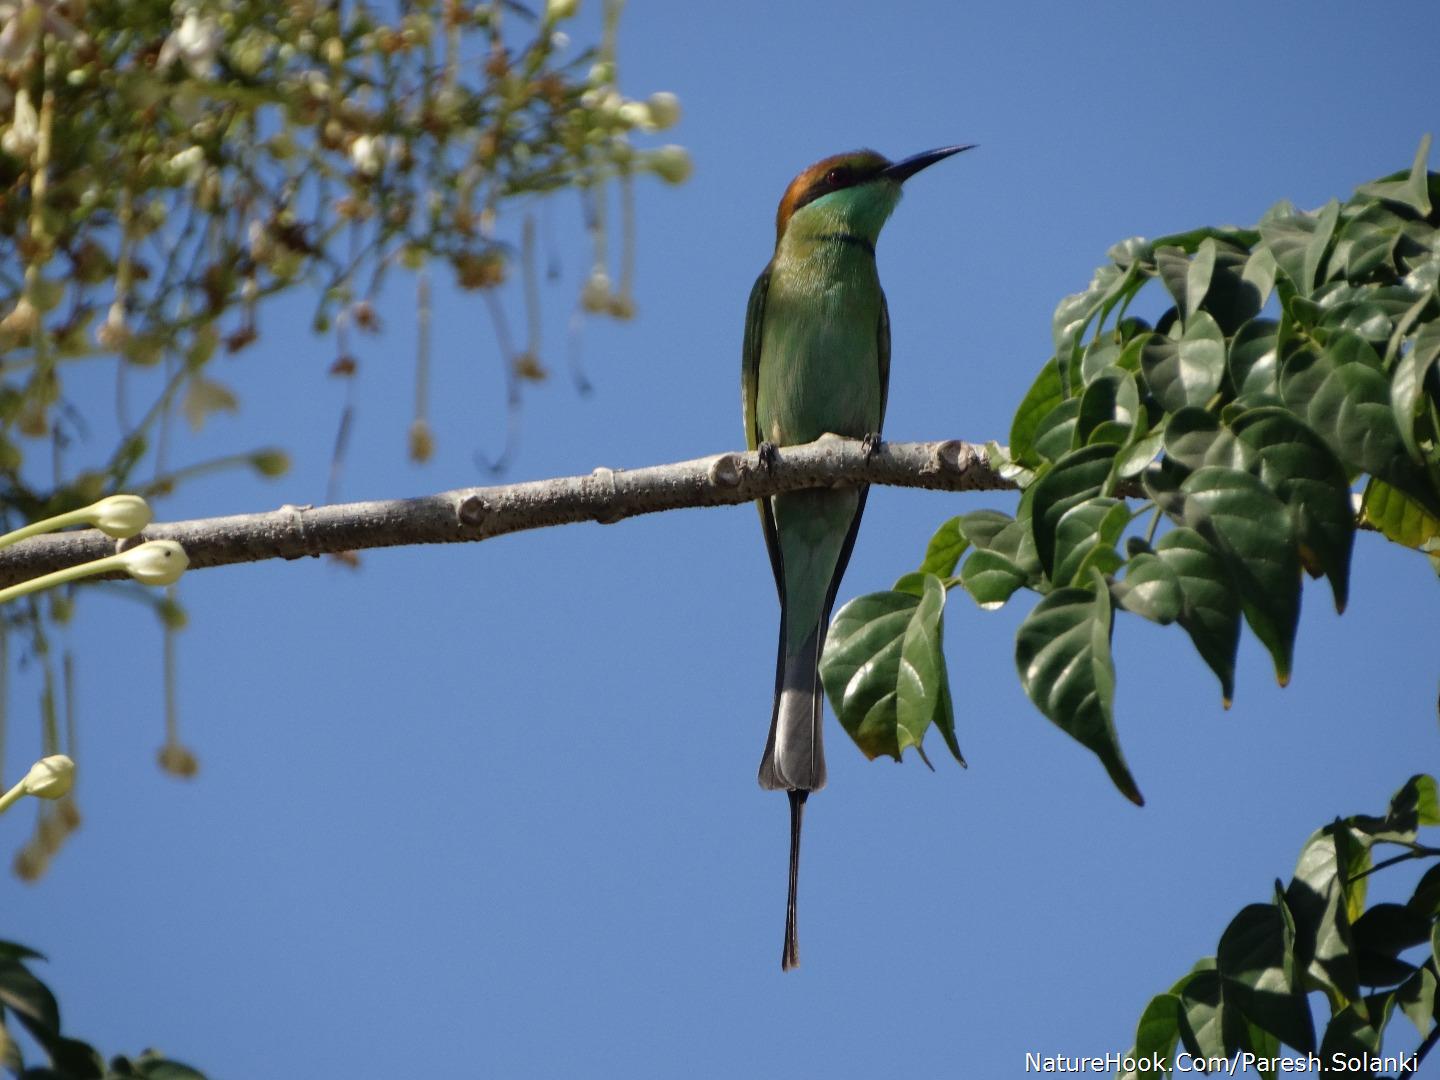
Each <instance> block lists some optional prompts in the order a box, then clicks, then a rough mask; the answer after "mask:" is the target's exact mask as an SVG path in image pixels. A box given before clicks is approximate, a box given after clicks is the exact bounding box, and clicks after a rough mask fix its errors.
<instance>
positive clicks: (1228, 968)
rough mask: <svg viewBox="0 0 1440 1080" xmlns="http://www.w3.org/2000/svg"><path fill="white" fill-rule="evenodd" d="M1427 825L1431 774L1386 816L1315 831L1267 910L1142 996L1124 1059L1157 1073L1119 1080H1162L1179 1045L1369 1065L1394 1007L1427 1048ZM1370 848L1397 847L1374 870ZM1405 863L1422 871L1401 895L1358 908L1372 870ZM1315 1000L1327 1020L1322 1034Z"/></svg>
mask: <svg viewBox="0 0 1440 1080" xmlns="http://www.w3.org/2000/svg"><path fill="white" fill-rule="evenodd" d="M1426 825H1440V806H1437V802H1436V784H1435V780H1434V778H1433V777H1430V776H1425V775H1417V776H1413V777H1411V778H1410V779H1409V780H1408V781H1407V782H1406V783H1405V785H1404V786H1403V787H1402V788H1401V789H1400V790H1399V791H1397V792H1396V793H1395V795H1394V797H1393V798H1392V799H1391V800H1390V806H1389V808H1388V809H1387V811H1386V813H1385V814H1384V815H1383V816H1379V817H1372V816H1369V815H1355V816H1353V817H1348V818H1344V819H1339V820H1336V821H1335V822H1334V823H1332V824H1330V825H1327V826H1325V827H1324V828H1323V829H1320V830H1319V831H1317V832H1316V833H1315V834H1314V835H1313V836H1311V837H1310V839H1309V840H1307V841H1306V843H1305V846H1304V848H1302V849H1301V852H1300V858H1299V861H1298V862H1297V864H1296V867H1295V875H1294V877H1292V878H1291V880H1290V884H1289V885H1288V886H1282V885H1281V883H1280V882H1279V881H1276V882H1275V888H1274V893H1273V896H1272V898H1271V899H1270V901H1269V902H1268V903H1263V904H1251V905H1249V906H1247V907H1245V908H1243V909H1242V910H1241V911H1240V912H1239V913H1238V914H1237V915H1236V916H1235V917H1234V918H1233V919H1232V920H1231V921H1230V924H1229V926H1227V927H1226V928H1225V932H1224V933H1223V934H1221V935H1220V942H1219V944H1218V946H1217V947H1216V953H1215V955H1214V956H1211V957H1207V958H1205V959H1203V960H1201V961H1200V962H1199V963H1197V964H1196V965H1195V966H1194V968H1192V969H1191V971H1190V972H1189V973H1187V974H1186V975H1185V976H1184V977H1182V978H1181V979H1180V980H1179V981H1178V982H1176V983H1175V985H1174V986H1172V987H1171V988H1170V989H1169V990H1168V991H1166V992H1165V993H1163V994H1157V995H1156V996H1155V997H1154V998H1152V999H1151V1000H1150V1002H1149V1004H1148V1005H1147V1006H1146V1007H1145V1010H1144V1012H1143V1013H1142V1015H1141V1018H1140V1022H1139V1025H1138V1027H1137V1029H1136V1033H1135V1048H1134V1051H1133V1052H1132V1054H1131V1055H1130V1056H1131V1057H1133V1058H1134V1059H1135V1060H1136V1061H1141V1060H1144V1061H1147V1062H1152V1063H1153V1062H1155V1061H1157V1060H1158V1061H1160V1062H1163V1063H1165V1066H1164V1067H1162V1068H1159V1069H1154V1068H1151V1069H1148V1070H1147V1071H1144V1072H1140V1071H1130V1072H1126V1073H1122V1074H1121V1080H1159V1078H1161V1077H1166V1076H1169V1075H1171V1074H1172V1068H1173V1064H1174V1058H1175V1053H1176V1049H1177V1047H1183V1048H1184V1050H1185V1052H1186V1053H1188V1054H1189V1055H1191V1057H1192V1058H1202V1059H1212V1060H1214V1059H1234V1058H1236V1055H1241V1054H1245V1055H1251V1058H1249V1059H1246V1060H1249V1061H1257V1060H1258V1061H1259V1062H1261V1063H1263V1062H1265V1061H1266V1060H1269V1061H1272V1062H1273V1061H1274V1060H1275V1059H1276V1058H1277V1057H1278V1056H1279V1051H1280V1047H1281V1046H1282V1045H1283V1046H1288V1047H1291V1048H1292V1049H1294V1050H1297V1051H1299V1052H1300V1053H1302V1054H1318V1055H1319V1057H1320V1060H1321V1062H1322V1066H1333V1065H1334V1063H1335V1061H1336V1055H1340V1058H1341V1059H1342V1060H1344V1061H1346V1062H1347V1063H1348V1062H1350V1061H1353V1060H1355V1059H1362V1060H1363V1059H1364V1058H1366V1057H1367V1056H1369V1057H1370V1058H1372V1059H1373V1058H1375V1057H1377V1056H1379V1055H1380V1053H1381V1043H1382V1039H1383V1038H1384V1036H1385V1033H1386V1026H1387V1025H1388V1024H1389V1022H1390V1021H1391V1019H1392V1018H1393V1017H1394V1016H1395V1015H1396V1014H1397V1012H1398V1013H1399V1014H1403V1015H1404V1016H1405V1017H1406V1019H1407V1020H1409V1021H1410V1022H1411V1023H1412V1024H1413V1025H1414V1026H1415V1029H1416V1030H1417V1031H1418V1032H1419V1035H1420V1037H1421V1039H1422V1040H1427V1042H1425V1043H1422V1046H1427V1047H1428V1045H1430V1044H1431V1043H1432V1042H1433V1040H1432V1039H1431V1036H1432V1035H1433V1032H1434V1029H1435V1024H1436V1020H1437V1012H1436V995H1435V988H1436V980H1437V970H1440V969H1437V961H1440V849H1437V848H1433V847H1426V846H1424V845H1421V844H1420V843H1419V842H1418V830H1419V828H1420V827H1421V826H1426ZM1380 845H1391V846H1395V847H1399V848H1401V849H1403V850H1402V853H1401V854H1399V855H1397V856H1394V857H1392V858H1388V859H1385V860H1382V861H1380V862H1376V861H1375V859H1374V850H1375V849H1376V848H1377V847H1378V846H1380ZM1412 860H1428V862H1429V865H1428V867H1427V869H1426V870H1425V872H1424V874H1423V875H1422V876H1421V877H1420V878H1419V880H1418V882H1417V884H1416V885H1415V888H1414V891H1413V892H1412V894H1411V896H1410V897H1409V899H1408V900H1406V901H1405V902H1404V903H1390V902H1384V903H1377V904H1372V905H1370V906H1369V907H1367V906H1366V890H1367V886H1368V884H1369V880H1370V875H1371V874H1373V873H1374V872H1375V871H1377V870H1383V869H1385V868H1387V867H1390V866H1393V865H1395V864H1397V863H1400V862H1405V861H1412ZM1315 994H1321V995H1323V997H1324V1002H1325V1005H1326V1008H1327V1010H1328V1014H1329V1020H1328V1022H1327V1023H1326V1024H1325V1027H1324V1030H1323V1031H1321V1032H1319V1033H1318V1037H1317V1032H1316V1030H1315V1024H1314V1019H1313V1015H1312V1010H1311V996H1312V995H1315ZM1255 1071H1256V1072H1257V1074H1258V1075H1260V1076H1261V1077H1266V1078H1268V1077H1273V1076H1275V1075H1277V1073H1278V1072H1279V1071H1280V1070H1277V1069H1275V1068H1269V1067H1265V1066H1264V1065H1263V1064H1260V1065H1256V1066H1255ZM1322 1071H1329V1072H1331V1073H1332V1074H1333V1073H1334V1072H1339V1073H1343V1072H1344V1071H1345V1070H1334V1069H1327V1070H1322ZM1356 1071H1360V1072H1363V1074H1364V1075H1373V1070H1368V1069H1367V1070H1356Z"/></svg>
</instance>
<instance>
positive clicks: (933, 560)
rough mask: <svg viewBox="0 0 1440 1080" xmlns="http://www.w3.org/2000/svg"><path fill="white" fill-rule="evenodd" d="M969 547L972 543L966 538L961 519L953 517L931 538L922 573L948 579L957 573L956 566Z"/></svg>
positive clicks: (922, 565)
mask: <svg viewBox="0 0 1440 1080" xmlns="http://www.w3.org/2000/svg"><path fill="white" fill-rule="evenodd" d="M969 546H970V541H969V539H968V538H967V537H966V536H965V528H964V526H963V525H962V524H961V520H960V518H958V517H952V518H951V519H950V520H949V521H947V522H945V524H943V525H941V526H940V528H938V529H936V530H935V535H934V536H932V537H930V543H929V544H927V545H926V547H925V559H924V561H923V562H921V564H920V573H922V574H934V575H935V576H936V577H940V578H948V577H949V576H950V575H951V574H953V573H955V564H956V563H958V562H959V561H960V556H961V555H964V554H965V549H966V548H968V547H969Z"/></svg>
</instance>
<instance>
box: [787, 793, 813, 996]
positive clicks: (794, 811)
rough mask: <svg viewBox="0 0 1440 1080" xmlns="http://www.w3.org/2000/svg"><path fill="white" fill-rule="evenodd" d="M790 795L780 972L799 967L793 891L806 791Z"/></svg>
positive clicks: (798, 872)
mask: <svg viewBox="0 0 1440 1080" xmlns="http://www.w3.org/2000/svg"><path fill="white" fill-rule="evenodd" d="M789 794H790V896H789V899H788V900H787V902H786V904H785V947H784V948H783V949H782V950H781V953H780V970H781V971H789V970H790V969H791V968H794V967H799V966H800V937H799V934H798V933H797V932H796V930H795V890H796V887H797V886H798V885H799V883H800V824H801V819H802V818H803V817H804V814H805V799H806V798H807V797H808V796H809V794H810V793H809V792H808V791H792V792H790V793H789Z"/></svg>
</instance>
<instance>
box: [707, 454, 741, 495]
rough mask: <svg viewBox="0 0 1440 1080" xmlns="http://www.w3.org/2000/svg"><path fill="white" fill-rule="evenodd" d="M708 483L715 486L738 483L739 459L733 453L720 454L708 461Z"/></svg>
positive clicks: (728, 485)
mask: <svg viewBox="0 0 1440 1080" xmlns="http://www.w3.org/2000/svg"><path fill="white" fill-rule="evenodd" d="M710 483H712V484H714V485H715V486H716V487H735V486H737V485H738V484H739V483H740V459H739V457H738V456H736V455H735V454H721V455H720V456H719V457H717V458H716V459H715V460H714V461H712V462H711V463H710Z"/></svg>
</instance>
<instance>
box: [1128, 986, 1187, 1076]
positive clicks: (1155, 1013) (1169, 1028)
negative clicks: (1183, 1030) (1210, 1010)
mask: <svg viewBox="0 0 1440 1080" xmlns="http://www.w3.org/2000/svg"><path fill="white" fill-rule="evenodd" d="M1179 1041H1180V998H1179V996H1178V995H1176V994H1156V995H1155V996H1154V997H1153V998H1151V999H1150V1003H1149V1004H1148V1005H1146V1006H1145V1011H1144V1012H1143V1013H1141V1014H1140V1023H1139V1024H1138V1025H1137V1026H1136V1028H1135V1048H1134V1049H1133V1050H1132V1051H1131V1052H1130V1055H1129V1056H1130V1057H1132V1058H1135V1059H1136V1060H1137V1061H1139V1060H1140V1059H1144V1060H1146V1061H1152V1062H1153V1061H1169V1060H1170V1059H1171V1058H1172V1057H1173V1056H1174V1054H1175V1044H1176V1043H1177V1042H1179ZM1168 1075H1169V1073H1168V1070H1161V1069H1143V1070H1139V1071H1135V1070H1132V1071H1130V1072H1128V1073H1122V1074H1121V1075H1120V1077H1119V1080H1164V1078H1165V1077H1166V1076H1168Z"/></svg>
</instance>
